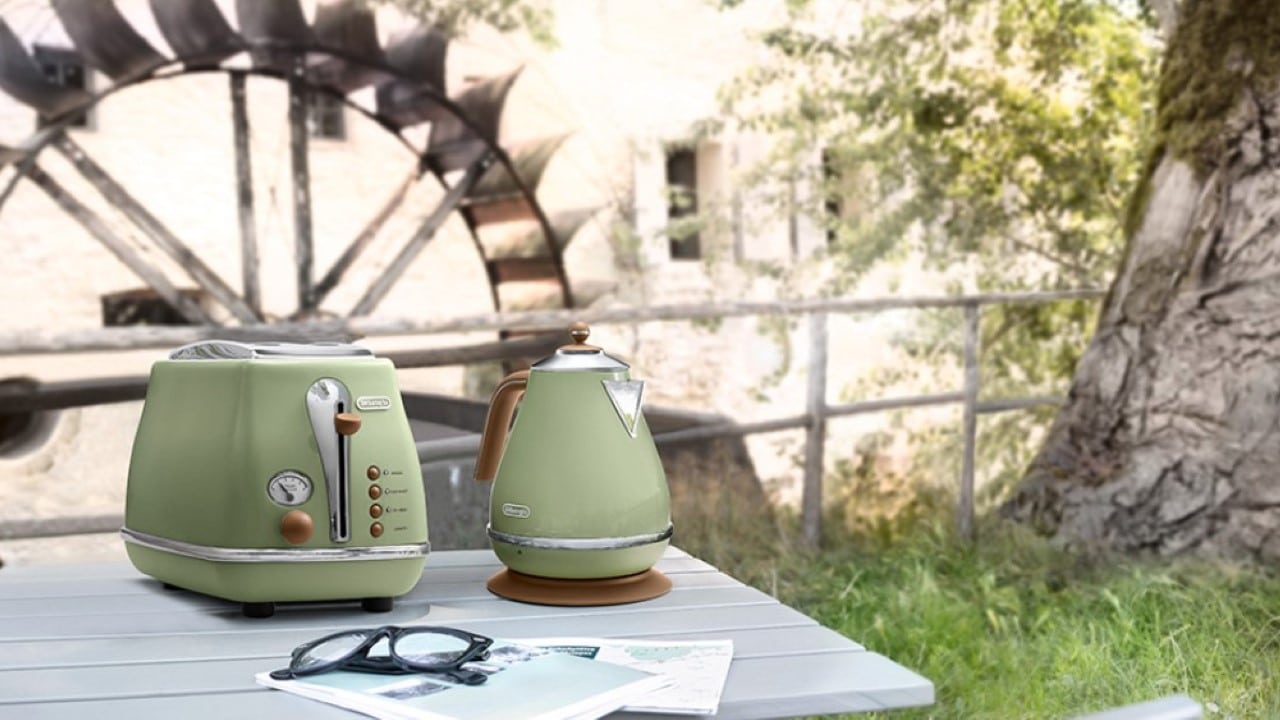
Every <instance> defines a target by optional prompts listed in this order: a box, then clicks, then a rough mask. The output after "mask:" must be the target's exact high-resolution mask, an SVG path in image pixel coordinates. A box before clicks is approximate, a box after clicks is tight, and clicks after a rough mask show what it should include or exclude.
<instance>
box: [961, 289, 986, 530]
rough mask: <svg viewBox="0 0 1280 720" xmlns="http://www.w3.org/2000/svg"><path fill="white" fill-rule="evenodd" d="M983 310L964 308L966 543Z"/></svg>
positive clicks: (970, 524)
mask: <svg viewBox="0 0 1280 720" xmlns="http://www.w3.org/2000/svg"><path fill="white" fill-rule="evenodd" d="M979 310H980V306H979V305H978V303H976V302H970V303H966V304H965V306H964V456H963V458H962V460H961V464H960V501H959V503H958V505H957V507H956V529H957V531H958V532H959V535H960V538H961V539H962V540H966V541H968V540H972V539H973V473H974V470H973V467H974V456H975V454H976V452H977V443H978V383H979V377H978V343H979V342H980V339H981V336H980V334H979V315H978V313H979Z"/></svg>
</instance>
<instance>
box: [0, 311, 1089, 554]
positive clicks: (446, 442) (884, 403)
mask: <svg viewBox="0 0 1280 720" xmlns="http://www.w3.org/2000/svg"><path fill="white" fill-rule="evenodd" d="M1104 295H1105V292H1104V291H1102V290H1070V291H1057V292H1045V293H1001V294H983V295H968V296H957V297H951V296H943V297H915V298H910V297H908V298H880V299H869V300H825V299H812V300H794V301H780V302H771V303H727V304H713V305H693V306H690V305H668V306H653V307H645V308H625V309H608V310H590V309H586V310H579V311H574V310H565V311H551V312H529V313H507V314H504V313H498V314H493V315H487V316H483V317H475V318H460V319H456V320H449V321H443V322H433V323H415V324H414V325H416V328H417V329H416V330H415V332H419V333H444V332H458V331H461V330H496V329H525V328H530V327H542V328H545V327H547V326H555V325H556V324H561V325H564V324H568V323H569V322H571V321H572V320H574V319H579V318H583V319H586V321H588V322H596V323H608V322H649V321H655V320H692V319H704V318H713V317H732V316H741V315H770V314H788V315H794V314H807V315H810V316H811V321H810V325H809V336H810V337H809V340H810V355H809V357H810V361H811V365H810V376H809V390H808V393H807V396H808V402H807V410H806V412H805V413H804V414H801V415H794V416H790V417H783V418H776V419H772V420H764V421H760V422H754V423H721V424H716V425H705V426H699V427H692V428H685V429H682V430H677V431H673V432H669V433H664V434H660V435H658V436H656V437H655V441H656V442H657V443H659V444H660V445H661V444H665V443H670V442H682V441H689V440H701V439H712V438H724V437H742V436H746V435H753V434H759V433H769V432H778V431H782V430H794V429H798V428H805V429H806V431H807V432H806V450H805V457H806V462H805V477H804V481H803V485H802V487H803V489H804V492H803V497H802V500H801V512H802V519H803V532H804V536H805V538H806V540H808V541H810V542H812V543H816V542H817V541H818V539H819V538H820V536H821V530H822V528H821V521H822V520H821V518H822V514H821V509H822V492H823V490H822V480H823V465H824V464H823V463H822V462H821V459H822V444H823V442H824V440H825V434H826V423H827V421H828V420H829V419H831V418H835V417H844V416H849V415H859V414H865V413H873V412H884V411H889V410H899V409H906V408H917V407H929V406H937V405H953V404H962V405H963V430H962V434H963V440H964V450H963V458H962V462H961V472H960V478H959V502H958V504H957V508H956V524H957V528H958V531H959V534H960V536H961V537H962V538H964V539H966V540H970V539H972V537H973V514H974V507H973V496H974V495H973V494H974V474H975V467H974V466H975V460H976V451H977V416H978V415H983V414H989V413H999V412H1006V411H1011V410H1024V409H1028V408H1032V407H1039V406H1044V405H1056V404H1060V403H1061V399H1060V398H1056V397H1045V396H1036V397H1020V398H1001V399H995V400H980V399H979V395H980V390H981V377H980V372H979V366H978V359H979V356H980V346H979V339H980V337H981V308H982V307H983V306H985V305H1004V304H1039V303H1046V302H1059V301H1064V300H1093V299H1098V298H1101V297H1103V296H1104ZM946 307H950V308H962V309H963V310H964V320H965V321H964V324H963V327H964V335H965V338H964V387H963V389H961V390H959V391H954V392H946V393H935V394H925V395H911V396H902V397H896V398H881V399H875V400H866V401H861V402H856V403H848V404H839V405H831V404H827V402H826V396H827V373H826V365H827V345H828V342H827V334H826V325H827V315H829V314H831V313H875V312H882V311H885V310H895V309H902V308H920V309H923V308H946ZM370 326H375V325H374V323H369V324H367V325H366V331H367V330H368V327H370ZM381 326H382V327H384V329H385V328H390V327H403V325H397V324H396V323H382V324H381ZM190 330H191V329H188V331H190ZM194 330H196V331H200V330H202V329H200V328H195V329H194ZM221 330H224V331H225V330H227V328H221ZM25 342H26V343H27V346H28V347H30V346H31V345H30V338H29V336H27V337H26V338H25ZM4 345H5V341H4V339H0V354H3V352H4V351H5V350H9V351H10V352H12V349H11V347H4ZM63 350H64V351H70V350H69V349H68V348H66V347H65V346H64V347H63ZM465 361H466V360H463V362H465ZM478 445H479V436H472V435H467V436H461V437H454V438H445V439H442V440H434V441H426V442H421V443H418V444H417V447H418V457H419V461H420V462H422V463H429V462H438V461H449V460H462V459H466V458H471V457H474V455H475V452H476V448H477V447H478ZM121 521H122V516H120V515H94V516H83V517H60V518H55V519H42V520H25V519H24V520H8V521H0V540H12V539H24V538H34V537H50V536H56V535H73V534H88V533H96V532H115V531H116V530H118V529H119V527H120V523H121Z"/></svg>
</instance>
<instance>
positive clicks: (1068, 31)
mask: <svg viewBox="0 0 1280 720" xmlns="http://www.w3.org/2000/svg"><path fill="white" fill-rule="evenodd" d="M731 4H732V3H731ZM788 6H789V7H790V8H791V18H790V20H791V22H789V23H788V24H787V25H786V26H783V27H779V28H776V29H774V30H771V31H769V32H766V33H764V34H763V36H762V38H761V41H762V43H763V44H764V46H765V47H766V48H768V49H769V51H770V60H769V62H767V63H764V64H762V65H761V66H760V67H757V68H754V69H752V70H751V71H750V72H748V73H746V74H745V75H744V76H743V77H741V78H739V79H738V80H737V81H736V82H735V83H733V84H732V85H731V86H730V87H728V88H727V89H726V91H725V93H724V98H725V102H726V107H727V108H729V109H730V110H731V111H732V112H734V113H735V114H736V115H737V116H738V117H739V118H740V122H741V123H742V125H743V126H745V127H746V128H749V129H754V130H760V131H766V132H768V133H769V134H770V135H771V137H776V138H778V139H779V146H778V148H777V151H776V153H775V154H774V155H773V156H772V157H771V158H770V160H769V163H768V167H767V168H765V169H762V170H761V171H760V172H759V176H760V177H765V178H767V177H801V178H805V179H807V180H808V181H810V182H812V183H813V184H815V185H816V186H818V187H820V188H821V189H822V192H821V193H818V194H817V196H816V197H814V198H813V199H812V202H811V203H810V206H809V207H807V208H806V209H807V211H808V212H810V213H812V214H813V217H814V218H815V219H816V220H817V221H819V222H821V223H824V224H825V225H826V227H828V229H830V230H831V231H832V232H833V233H834V235H835V242H834V243H833V244H832V245H831V247H830V251H829V252H830V256H831V258H832V260H833V261H834V263H835V264H836V265H837V266H838V267H839V268H840V269H841V271H842V273H841V279H840V280H839V281H838V283H839V284H840V285H841V287H837V288H835V290H836V291H840V290H842V289H844V288H845V287H850V286H852V285H853V284H854V283H856V281H857V280H858V279H859V278H860V277H861V276H862V275H863V274H864V273H866V272H867V271H868V270H869V269H871V268H873V267H875V266H876V265H877V264H883V263H898V262H903V261H904V260H907V259H911V258H917V259H920V260H922V261H923V264H924V265H925V267H926V268H928V269H930V270H933V271H937V272H938V273H940V274H941V275H942V276H943V277H946V278H949V279H950V280H949V281H948V282H950V283H952V284H954V286H955V288H954V289H953V290H951V291H953V292H954V291H960V290H962V289H968V290H973V289H979V290H982V291H987V292H1001V291H1030V290H1050V289H1062V288H1080V287H1104V286H1106V285H1107V284H1108V281H1109V278H1110V276H1111V273H1112V272H1113V271H1114V269H1115V267H1116V266H1117V263H1118V260H1119V259H1120V256H1121V254H1122V249H1123V247H1124V244H1125V240H1126V235H1125V233H1126V230H1127V228H1126V221H1127V220H1128V219H1129V216H1130V215H1131V214H1132V211H1133V204H1132V203H1131V202H1130V198H1131V196H1133V195H1135V192H1134V191H1135V189H1139V190H1140V189H1141V186H1142V182H1143V177H1144V174H1145V173H1147V172H1149V170H1150V168H1149V166H1148V163H1147V158H1148V157H1149V155H1150V143H1151V142H1152V138H1153V136H1154V133H1153V132H1152V128H1153V126H1154V122H1155V118H1154V109H1153V108H1154V103H1153V99H1154V94H1155V93H1154V91H1155V86H1156V85H1155V83H1156V75H1157V69H1158V62H1157V56H1158V53H1159V50H1160V48H1159V45H1158V42H1157V40H1156V38H1155V36H1154V30H1153V28H1152V27H1151V25H1150V22H1149V15H1150V13H1149V12H1148V11H1147V10H1146V8H1145V7H1140V6H1137V5H1135V4H1134V3H1133V2H1127V1H1125V0H1114V1H1109V0H1019V1H1016V2H1004V1H1000V0H891V1H890V2H887V3H866V4H864V3H854V2H850V3H849V4H848V8H847V11H846V12H845V13H843V16H844V17H846V18H857V17H859V13H860V12H861V13H865V14H863V15H861V19H860V21H859V22H857V23H854V22H851V21H847V22H845V23H832V22H824V21H821V20H817V19H815V18H814V17H813V16H812V14H813V13H814V12H816V10H817V9H822V7H825V6H821V7H819V6H817V4H815V3H811V2H799V1H797V2H791V3H788ZM828 9H829V8H828ZM823 17H828V16H823ZM1144 18H1145V19H1144ZM855 25H856V26H857V27H855ZM779 97H781V98H782V101H781V102H777V99H778V98H779ZM760 98H765V99H763V100H761V99H760ZM814 148H822V149H823V151H824V154H825V162H826V166H827V167H826V169H825V172H824V171H823V170H821V169H814V166H815V165H816V163H815V162H814V158H813V156H814V152H815V151H814ZM785 200H786V199H785V198H781V197H779V198H774V199H773V201H774V202H775V203H777V204H778V207H785V205H784V203H785ZM831 201H836V202H838V204H840V205H841V206H842V207H841V212H839V213H838V214H832V213H830V212H829V211H828V210H829V207H828V205H829V203H830V202H831ZM1138 212H1141V208H1138ZM1095 317H1096V305H1095V304H1094V303H1090V302H1071V303H1056V304H1044V305H1035V306H998V307H988V308H984V310H983V312H982V321H983V322H982V328H983V332H982V334H983V336H982V339H981V351H982V363H983V364H982V368H981V376H982V383H983V392H982V395H983V397H984V398H998V397H1014V396H1035V395H1044V396H1049V395H1061V394H1062V393H1063V391H1064V388H1065V382H1066V380H1067V379H1068V378H1069V377H1070V374H1071V372H1072V371H1073V369H1074V367H1075V363H1076V361H1077V359H1078V358H1079V355H1080V353H1082V352H1083V350H1084V348H1085V347H1086V346H1087V343H1088V340H1089V338H1090V337H1091V335H1092V332H1093V327H1094V321H1095ZM959 327H960V318H959V313H958V312H957V311H951V310H946V311H936V312H930V313H922V319H921V321H920V323H919V325H918V326H917V327H916V328H915V329H914V330H913V331H911V332H910V333H905V334H904V335H903V336H900V337H899V338H897V339H896V341H895V342H896V343H897V344H898V347H899V348H900V349H901V350H902V351H903V353H904V354H905V355H906V356H907V357H908V358H911V359H915V360H923V361H928V362H930V363H931V367H932V368H935V369H937V368H947V367H955V366H957V365H958V364H959V358H960V353H961V351H962V347H963V345H962V341H961V338H960V336H959V333H958V328H959ZM911 373H917V377H916V378H915V379H916V380H917V381H918V382H915V383H911V382H910V380H911V379H912V376H911ZM941 376H943V373H938V372H934V373H932V375H929V374H928V373H925V374H924V375H923V379H922V378H921V377H920V375H919V370H918V369H917V368H910V367H909V365H908V364H907V363H903V364H902V366H901V367H899V368H895V369H893V370H891V371H890V372H888V373H885V374H883V375H882V376H881V377H879V378H876V379H875V380H874V381H868V382H865V383H863V384H861V385H859V386H858V387H855V388H852V389H851V390H852V393H851V394H853V395H854V396H855V397H857V398H860V399H861V398H868V397H879V396H884V395H885V394H886V393H885V389H886V388H888V387H894V386H897V387H900V388H901V387H904V386H909V387H910V388H911V390H913V391H915V392H931V391H932V392H940V391H948V390H955V389H957V388H958V384H957V383H956V382H954V381H953V380H954V379H955V377H954V376H948V377H949V379H950V380H952V381H943V380H931V379H930V378H931V377H941ZM1051 415H1052V414H1051V413H1034V414H1030V415H1027V414H1008V413H1006V414H1004V415H1001V416H998V417H996V418H991V419H988V420H986V421H984V423H983V425H984V427H983V432H984V435H985V436H986V437H987V439H988V441H987V442H983V443H980V445H979V449H980V452H982V453H983V454H984V456H983V457H980V458H979V467H980V468H989V474H993V475H1000V476H1001V478H1000V480H1001V482H1007V481H1008V480H1010V479H1011V478H1012V476H1013V475H1014V474H1015V473H1016V468H1018V467H1020V466H1021V464H1022V463H1024V462H1025V461H1026V460H1027V459H1029V456H1030V453H1031V452H1032V451H1033V449H1034V448H1032V447H1030V446H1029V445H1028V443H1027V442H1025V441H1024V439H1025V438H1028V437H1034V436H1035V435H1036V433H1037V432H1038V428H1040V427H1043V425H1044V423H1046V422H1048V420H1049V419H1050V418H1051ZM1011 445H1012V446H1014V447H1015V448H1016V449H1013V450H1011V449H1010V446H1011ZM993 463H998V464H996V465H993ZM1007 463H1013V465H1008V464H1007ZM922 468H923V469H922V471H924V472H929V473H931V474H936V471H937V469H936V468H933V469H929V468H924V467H923V465H922ZM1010 468H1014V470H1011V469H1010Z"/></svg>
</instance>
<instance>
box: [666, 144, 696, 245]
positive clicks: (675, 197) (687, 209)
mask: <svg viewBox="0 0 1280 720" xmlns="http://www.w3.org/2000/svg"><path fill="white" fill-rule="evenodd" d="M667 193H668V197H667V220H668V222H669V223H671V224H672V225H674V226H675V227H673V228H671V230H672V231H673V234H672V236H671V238H670V242H671V259H672V260H697V259H699V258H701V257H702V243H701V238H700V237H699V235H700V234H699V233H698V231H697V230H696V228H694V227H692V226H691V223H692V221H693V220H694V218H696V217H697V215H698V153H697V151H696V150H693V149H692V148H688V149H685V148H673V149H671V150H668V151H667ZM682 218H689V220H690V225H689V226H686V227H681V225H682V223H679V222H676V221H678V220H681V219H682Z"/></svg>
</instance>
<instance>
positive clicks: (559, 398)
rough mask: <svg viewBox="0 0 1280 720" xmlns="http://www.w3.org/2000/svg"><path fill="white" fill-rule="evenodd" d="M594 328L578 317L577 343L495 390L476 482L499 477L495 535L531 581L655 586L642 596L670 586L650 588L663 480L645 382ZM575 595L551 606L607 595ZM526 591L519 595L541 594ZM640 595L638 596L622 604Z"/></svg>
mask: <svg viewBox="0 0 1280 720" xmlns="http://www.w3.org/2000/svg"><path fill="white" fill-rule="evenodd" d="M589 334H590V330H589V328H588V327H587V326H586V325H585V324H584V323H574V325H573V326H572V327H571V328H570V335H571V337H572V338H573V343H572V344H569V345H565V346H562V347H560V348H559V349H558V350H556V352H555V354H554V355H552V356H550V357H547V358H544V359H542V360H539V361H538V362H536V363H534V364H533V365H532V366H531V367H530V369H528V370H521V371H518V372H515V373H512V374H510V375H508V376H507V377H505V378H504V379H503V380H502V381H501V382H500V383H499V384H498V386H497V388H496V389H495V390H494V392H493V397H492V398H491V400H490V403H489V410H488V415H487V417H486V419H485V426H484V433H483V435H482V436H481V440H480V451H479V455H478V457H477V459H476V473H475V476H476V479H477V480H490V479H492V480H493V488H492V493H491V495H490V506H489V528H488V532H489V538H490V540H491V541H492V544H493V549H494V552H495V553H496V554H497V556H498V558H499V559H500V560H502V562H503V563H504V564H505V565H506V566H507V568H508V569H509V570H511V571H514V572H515V573H517V574H518V575H517V577H518V578H519V580H520V581H522V582H525V584H526V585H527V584H529V582H530V578H529V576H532V577H533V578H539V579H552V580H563V581H570V582H569V583H567V584H568V585H574V583H573V582H572V581H582V580H599V579H604V578H612V579H615V580H616V581H615V582H612V583H607V584H609V585H612V586H619V585H628V584H630V585H632V586H633V587H632V591H637V588H636V587H635V585H636V584H640V585H646V587H648V588H649V591H644V590H639V592H640V594H641V595H645V594H647V595H648V596H650V597H651V596H653V592H652V591H655V590H659V589H660V590H661V592H665V590H666V589H668V588H669V587H670V583H669V581H667V580H666V578H665V577H661V576H660V574H659V577H661V582H658V584H656V585H655V584H654V582H655V580H654V578H653V575H654V574H655V573H656V571H652V570H651V568H652V566H653V565H654V563H655V562H657V560H658V558H660V557H661V556H662V553H663V551H664V550H665V549H666V547H667V544H668V542H669V539H670V537H671V533H672V525H671V500H670V495H669V492H668V489H667V480H666V475H665V473H664V472H663V469H662V463H661V461H660V460H659V458H658V451H657V448H656V447H655V446H654V443H653V437H652V436H651V435H650V434H649V427H648V425H647V424H646V423H645V419H644V414H643V413H642V412H641V409H640V406H641V403H642V401H643V400H644V381H642V380H633V379H631V377H630V368H629V366H628V365H627V364H626V363H624V362H622V361H621V360H618V359H617V358H615V357H612V356H610V355H608V354H606V353H605V352H604V351H603V350H601V349H600V348H598V347H595V346H592V345H587V344H586V339H587V337H588V335H589ZM513 414H514V416H515V422H514V423H512V416H513ZM508 427H509V428H510V432H509V433H508V431H507V429H508ZM496 577H497V576H495V578H496ZM626 578H631V579H632V580H634V583H632V582H631V581H628V580H626ZM507 579H508V580H510V578H507ZM663 583H665V585H663ZM538 585H539V587H548V583H546V582H542V583H540V584H538ZM489 587H490V589H491V590H493V591H494V592H496V593H498V594H499V595H505V596H508V597H511V596H513V594H521V593H520V592H519V591H508V592H503V591H502V590H501V589H499V588H495V586H494V583H493V582H491V583H490V586H489ZM550 587H555V583H554V582H552V583H551V584H550ZM580 591H581V588H579V590H578V591H571V592H569V593H568V595H566V596H564V597H560V596H555V597H552V598H551V599H550V600H547V602H552V603H554V604H604V603H606V602H609V600H608V599H607V598H605V599H600V598H598V597H597V598H595V599H594V600H593V601H590V602H586V601H584V602H572V601H569V600H565V598H566V597H569V596H576V595H575V593H576V594H580ZM661 592H656V594H661ZM523 595H524V596H522V597H517V598H516V599H522V600H532V601H534V602H539V601H540V600H538V599H537V598H530V597H527V596H528V595H529V593H528V592H524V593H523ZM553 595H554V593H553ZM588 595H590V593H588ZM625 596H626V593H625V592H623V593H621V594H618V595H616V597H620V598H621V597H625ZM557 598H559V600H557ZM579 599H581V598H579ZM587 599H591V598H589V597H588V598H587ZM634 599H640V598H637V597H631V598H630V599H626V600H617V601H618V602H628V601H630V600H634Z"/></svg>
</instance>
